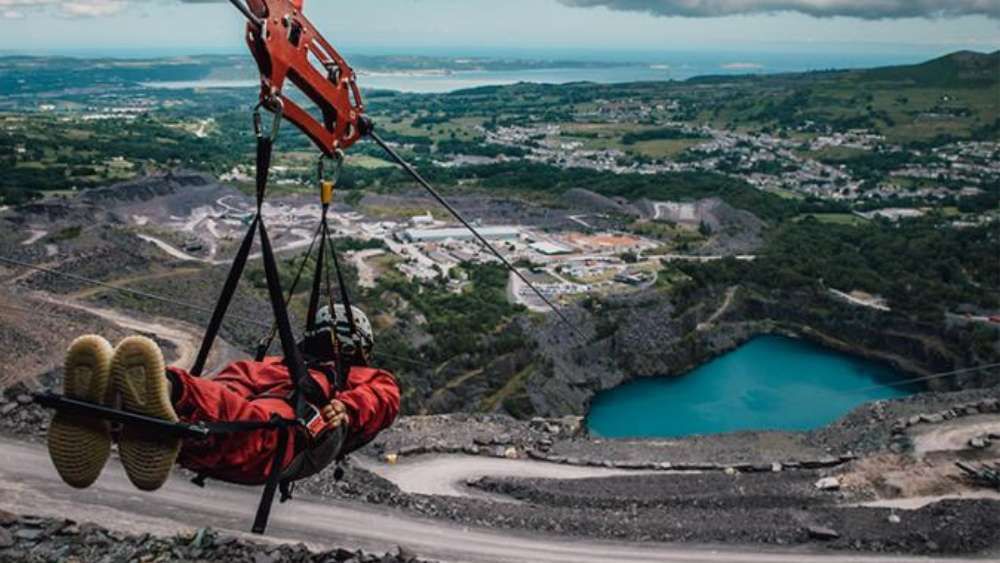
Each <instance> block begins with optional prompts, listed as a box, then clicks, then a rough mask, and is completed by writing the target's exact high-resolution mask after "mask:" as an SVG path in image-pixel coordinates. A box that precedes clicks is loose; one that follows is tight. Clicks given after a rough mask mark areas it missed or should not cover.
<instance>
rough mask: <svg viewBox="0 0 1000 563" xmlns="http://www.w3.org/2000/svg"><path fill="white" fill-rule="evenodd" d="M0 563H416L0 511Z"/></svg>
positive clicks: (404, 555)
mask: <svg viewBox="0 0 1000 563" xmlns="http://www.w3.org/2000/svg"><path fill="white" fill-rule="evenodd" d="M0 560H2V561H6V562H9V563H38V562H43V561H81V562H86V561H108V562H118V561H121V562H125V561H158V562H164V563H166V562H191V561H197V562H204V563H210V562H218V563H229V562H235V561H249V562H252V563H279V562H293V561H294V562H297V563H419V562H420V561H422V560H420V559H418V558H417V556H416V555H414V554H413V553H410V552H409V551H408V550H406V549H404V548H398V549H396V551H395V552H393V553H386V554H384V555H381V556H380V555H375V554H371V553H365V552H362V551H350V550H347V549H335V550H330V551H312V550H310V549H308V548H307V547H305V546H304V545H301V544H299V545H273V544H265V543H259V542H255V541H249V540H247V539H245V538H243V537H237V536H233V535H229V534H223V533H219V532H216V531H213V530H211V529H201V530H198V531H197V533H195V534H193V535H191V536H175V537H155V536H152V535H150V534H143V535H141V536H135V535H126V534H120V533H117V532H112V531H109V530H107V529H104V528H102V527H100V526H99V525H96V524H90V523H85V524H81V523H77V522H74V521H72V520H53V519H47V518H35V517H32V516H27V515H25V516H18V515H14V514H10V513H7V512H2V511H0Z"/></svg>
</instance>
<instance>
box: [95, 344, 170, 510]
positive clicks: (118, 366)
mask: <svg viewBox="0 0 1000 563" xmlns="http://www.w3.org/2000/svg"><path fill="white" fill-rule="evenodd" d="M111 379H112V381H113V382H114V387H115V389H116V390H117V391H118V392H119V393H120V394H121V398H122V407H123V408H124V409H125V410H127V411H130V412H134V413H137V414H142V415H145V416H149V417H153V418H160V419H163V420H166V421H169V422H177V420H178V418H177V413H176V412H175V411H174V407H173V405H172V404H171V403H170V386H169V383H168V381H167V377H166V365H165V364H164V361H163V353H162V352H161V351H160V347H159V346H157V344H156V343H155V342H153V341H152V340H150V339H148V338H145V337H142V336H133V337H130V338H126V339H125V340H122V341H121V343H119V344H118V347H117V348H115V354H114V359H113V360H112V361H111ZM180 448H181V441H180V439H178V438H174V437H169V436H161V435H157V434H156V433H155V431H150V430H148V429H145V428H141V427H138V426H129V425H126V426H125V427H124V428H123V429H122V435H121V441H120V442H119V443H118V453H119V454H120V455H121V459H122V465H124V466H125V472H126V473H127V474H128V478H129V480H131V481H132V484H133V485H135V486H136V487H138V488H139V489H142V490H144V491H155V490H157V489H159V488H160V487H162V486H163V485H164V483H166V482H167V479H168V478H169V477H170V471H171V469H172V468H173V466H174V463H176V462H177V456H178V454H179V453H180Z"/></svg>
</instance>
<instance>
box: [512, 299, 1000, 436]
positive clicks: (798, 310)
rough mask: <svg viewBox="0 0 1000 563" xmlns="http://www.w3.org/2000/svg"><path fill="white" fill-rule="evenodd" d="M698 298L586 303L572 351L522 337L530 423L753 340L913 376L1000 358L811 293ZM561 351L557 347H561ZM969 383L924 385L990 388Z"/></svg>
mask: <svg viewBox="0 0 1000 563" xmlns="http://www.w3.org/2000/svg"><path fill="white" fill-rule="evenodd" d="M730 291H731V293H732V296H731V297H730V296H727V291H726V290H723V289H712V290H706V291H703V292H702V293H701V294H699V295H696V296H693V297H692V298H691V299H690V300H689V303H692V304H693V305H689V306H687V307H678V306H677V305H675V304H674V303H672V302H671V301H670V299H669V298H668V297H666V296H663V295H661V294H657V293H655V292H649V293H645V294H640V295H635V296H631V297H627V298H619V299H616V300H613V301H604V302H590V303H589V305H588V306H586V307H583V308H580V309H579V310H577V311H576V312H575V313H574V322H575V323H576V324H578V326H580V327H581V329H582V330H583V331H584V333H585V334H587V335H588V336H590V337H591V340H590V342H588V343H587V344H586V345H585V346H583V347H579V346H574V345H573V343H572V342H571V341H570V340H566V339H565V338H562V339H560V337H559V336H558V335H559V334H560V333H561V332H566V329H565V328H564V327H562V326H560V325H558V324H556V323H554V322H552V321H550V322H549V323H548V324H545V325H543V326H541V327H534V328H533V330H529V334H531V336H532V338H533V339H534V340H535V341H536V343H537V350H538V352H537V355H538V357H539V360H537V361H538V362H539V363H541V364H543V365H544V366H545V369H542V370H539V371H537V372H536V373H535V374H534V375H533V376H532V377H530V378H529V379H528V380H527V382H526V383H525V388H526V392H527V395H528V397H529V398H530V402H531V406H532V411H533V414H537V415H540V416H552V417H554V416H563V415H569V414H573V415H584V414H586V412H587V410H588V408H589V405H590V402H591V400H592V399H593V397H594V396H595V395H596V394H597V393H599V392H601V391H604V390H607V389H611V388H613V387H616V386H618V385H621V384H622V383H625V382H627V381H630V380H632V379H634V378H638V377H664V376H666V377H677V376H682V375H683V374H685V373H687V372H689V371H691V370H692V369H694V368H696V367H698V366H699V365H701V364H703V363H705V362H707V361H709V360H711V359H713V358H715V357H717V356H719V355H722V354H724V353H726V352H728V351H731V350H733V349H735V348H737V347H739V346H740V345H742V344H744V343H745V342H747V341H748V340H750V339H751V338H753V337H755V336H759V335H762V334H773V333H780V334H785V335H789V336H794V337H800V338H805V339H807V340H811V341H814V342H817V343H819V344H822V345H824V346H827V347H830V348H833V349H837V350H840V351H843V352H846V353H850V354H855V355H859V356H863V357H866V358H870V359H874V360H879V361H885V362H887V363H890V364H893V365H894V366H896V367H897V368H898V369H899V370H901V371H903V372H905V373H909V374H913V375H914V376H922V375H928V374H932V373H942V372H947V371H952V370H956V369H962V368H966V367H974V366H977V365H983V364H986V363H992V362H995V361H996V360H997V357H998V356H1000V353H998V351H997V350H996V349H995V348H994V349H993V350H992V355H990V356H988V357H984V356H982V355H981V354H980V353H977V352H976V351H975V346H974V345H973V342H972V333H971V332H970V331H969V330H967V329H965V328H961V327H950V326H948V325H947V323H945V322H944V321H942V323H941V324H940V325H935V324H928V323H920V322H916V321H913V320H910V319H907V318H905V317H902V316H898V315H894V314H886V313H881V312H878V311H873V310H869V309H864V308H859V307H852V306H849V305H844V304H841V303H839V302H836V301H833V300H832V299H828V298H826V297H825V296H823V295H819V294H812V293H800V294H777V293H775V294H773V295H762V294H759V293H756V292H752V291H750V290H746V289H739V290H730ZM560 342H561V344H559V343H560ZM995 384H996V381H995V380H993V381H991V380H990V378H989V377H988V376H983V375H977V374H971V375H967V376H962V377H954V378H945V379H940V380H936V381H932V382H930V383H929V384H928V388H929V390H939V391H944V390H956V389H967V388H976V387H984V386H989V385H995Z"/></svg>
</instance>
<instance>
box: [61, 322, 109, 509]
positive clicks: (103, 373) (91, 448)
mask: <svg viewBox="0 0 1000 563" xmlns="http://www.w3.org/2000/svg"><path fill="white" fill-rule="evenodd" d="M112 353H113V350H112V348H111V344H109V343H108V341H107V340H105V339H103V338H101V337H100V336H82V337H80V338H77V339H76V340H74V341H73V343H72V344H70V346H69V350H67V352H66V360H65V364H64V367H65V375H64V377H63V393H64V394H65V396H66V397H68V398H71V399H79V400H81V401H87V402H89V403H96V404H101V405H105V404H107V403H108V396H109V387H110V384H109V383H110V372H111V355H112ZM48 446H49V457H51V458H52V463H53V465H55V466H56V471H58V472H59V476H60V477H62V479H63V481H66V483H67V484H68V485H70V486H72V487H76V488H79V489H85V488H87V487H89V486H91V485H93V484H94V481H97V478H98V477H99V476H100V475H101V471H102V470H103V469H104V465H105V464H106V463H107V462H108V456H109V455H110V454H111V429H110V426H109V425H108V423H107V421H104V420H100V419H97V418H92V417H88V416H82V415H78V414H68V413H56V415H55V417H53V419H52V423H51V424H50V425H49V432H48Z"/></svg>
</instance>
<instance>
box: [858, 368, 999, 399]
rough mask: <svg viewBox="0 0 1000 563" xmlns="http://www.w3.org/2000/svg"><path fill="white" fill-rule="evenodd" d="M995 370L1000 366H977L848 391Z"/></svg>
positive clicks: (870, 389)
mask: <svg viewBox="0 0 1000 563" xmlns="http://www.w3.org/2000/svg"><path fill="white" fill-rule="evenodd" d="M997 368H1000V364H990V365H986V366H978V367H974V368H965V369H959V370H955V371H948V372H944V373H935V374H933V375H926V376H924V377H917V378H914V379H904V380H903V381H894V382H892V383H886V384H881V385H873V386H871V387H862V388H860V389H849V390H848V391H850V392H852V393H863V392H865V391H874V390H876V389H883V388H885V387H897V386H900V385H909V384H910V383H922V382H924V381H932V380H935V379H944V378H945V377H951V376H953V375H960V374H963V373H974V372H977V371H987V370H991V369H997Z"/></svg>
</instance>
